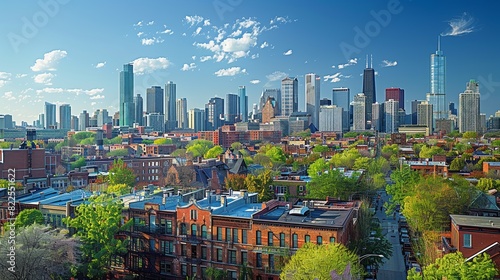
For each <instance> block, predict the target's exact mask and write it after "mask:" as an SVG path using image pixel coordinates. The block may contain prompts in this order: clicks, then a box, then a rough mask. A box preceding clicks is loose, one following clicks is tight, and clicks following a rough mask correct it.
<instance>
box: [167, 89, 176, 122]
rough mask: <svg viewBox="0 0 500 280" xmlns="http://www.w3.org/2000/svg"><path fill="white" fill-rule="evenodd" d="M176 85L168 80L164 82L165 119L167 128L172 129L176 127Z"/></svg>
mask: <svg viewBox="0 0 500 280" xmlns="http://www.w3.org/2000/svg"><path fill="white" fill-rule="evenodd" d="M176 102H177V86H176V84H174V83H173V82H171V81H169V82H168V83H166V84H165V121H166V125H167V130H172V129H174V128H176V127H177V113H176V108H175V107H176V104H175V103H176Z"/></svg>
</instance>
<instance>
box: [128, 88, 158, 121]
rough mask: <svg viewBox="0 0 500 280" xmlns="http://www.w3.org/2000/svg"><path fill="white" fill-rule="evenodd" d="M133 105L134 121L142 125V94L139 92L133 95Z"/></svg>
mask: <svg viewBox="0 0 500 280" xmlns="http://www.w3.org/2000/svg"><path fill="white" fill-rule="evenodd" d="M134 106H135V109H134V112H135V113H134V115H135V122H136V123H137V124H138V125H140V126H143V125H144V121H143V115H144V100H143V99H142V96H141V95H140V94H137V95H136V96H135V97H134ZM162 107H163V104H162Z"/></svg>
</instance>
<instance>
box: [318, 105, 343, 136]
mask: <svg viewBox="0 0 500 280" xmlns="http://www.w3.org/2000/svg"><path fill="white" fill-rule="evenodd" d="M343 111H344V108H342V107H337V106H336V105H323V106H321V107H320V112H319V127H318V129H319V131H335V132H342V131H343V128H342V117H343Z"/></svg>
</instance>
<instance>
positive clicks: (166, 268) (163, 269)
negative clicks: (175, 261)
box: [160, 260, 172, 274]
mask: <svg viewBox="0 0 500 280" xmlns="http://www.w3.org/2000/svg"><path fill="white" fill-rule="evenodd" d="M160 273H161V274H170V273H172V263H171V262H170V261H166V260H162V261H161V262H160Z"/></svg>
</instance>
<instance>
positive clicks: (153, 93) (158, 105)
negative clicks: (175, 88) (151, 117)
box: [146, 86, 163, 115]
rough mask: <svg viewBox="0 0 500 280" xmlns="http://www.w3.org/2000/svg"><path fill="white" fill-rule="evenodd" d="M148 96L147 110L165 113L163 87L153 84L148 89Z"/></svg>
mask: <svg viewBox="0 0 500 280" xmlns="http://www.w3.org/2000/svg"><path fill="white" fill-rule="evenodd" d="M146 97H147V105H146V112H148V113H159V114H161V115H163V89H162V88H161V87H159V86H152V87H150V88H148V89H146Z"/></svg>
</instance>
